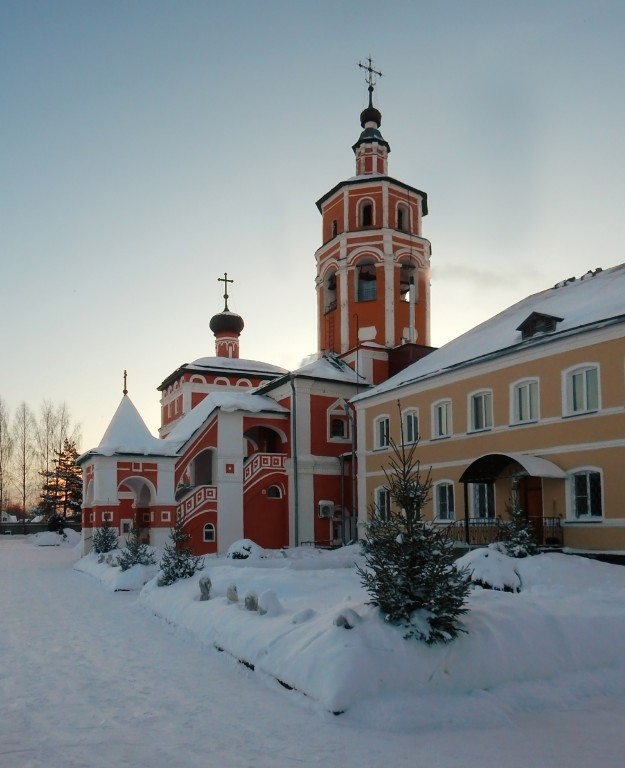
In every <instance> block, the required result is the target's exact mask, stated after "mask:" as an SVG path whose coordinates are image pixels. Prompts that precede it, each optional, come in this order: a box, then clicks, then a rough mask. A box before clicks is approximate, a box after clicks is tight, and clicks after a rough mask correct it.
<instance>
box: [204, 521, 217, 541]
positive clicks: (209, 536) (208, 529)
mask: <svg viewBox="0 0 625 768" xmlns="http://www.w3.org/2000/svg"><path fill="white" fill-rule="evenodd" d="M204 541H208V542H210V541H215V526H214V525H213V524H212V523H206V525H205V526H204Z"/></svg>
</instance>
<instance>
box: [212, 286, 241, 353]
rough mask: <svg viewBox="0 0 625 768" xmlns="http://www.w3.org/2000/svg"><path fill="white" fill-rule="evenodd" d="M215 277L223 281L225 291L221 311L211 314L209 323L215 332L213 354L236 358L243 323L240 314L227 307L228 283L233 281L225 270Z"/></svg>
mask: <svg viewBox="0 0 625 768" xmlns="http://www.w3.org/2000/svg"><path fill="white" fill-rule="evenodd" d="M217 279H218V280H219V281H220V282H222V283H224V285H225V291H224V308H223V312H219V314H217V315H213V317H211V321H210V324H209V326H210V329H211V331H212V332H213V333H214V334H215V355H216V356H217V357H231V358H238V356H239V336H240V335H241V331H242V330H243V328H244V327H245V323H244V322H243V318H242V317H241V315H237V314H236V313H235V312H231V311H230V310H229V309H228V283H233V282H234V280H230V279H229V278H228V273H227V272H224V276H223V277H218V278H217Z"/></svg>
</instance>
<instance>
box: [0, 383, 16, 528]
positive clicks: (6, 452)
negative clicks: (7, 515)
mask: <svg viewBox="0 0 625 768" xmlns="http://www.w3.org/2000/svg"><path fill="white" fill-rule="evenodd" d="M12 453H13V435H12V434H11V430H10V429H9V413H8V410H7V407H6V404H5V402H4V400H3V399H2V398H1V397H0V514H1V513H2V511H3V510H4V507H5V505H6V497H7V491H8V487H9V483H10V480H11V455H12Z"/></svg>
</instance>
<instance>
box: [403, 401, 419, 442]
mask: <svg viewBox="0 0 625 768" xmlns="http://www.w3.org/2000/svg"><path fill="white" fill-rule="evenodd" d="M402 429H403V432H404V444H406V445H408V444H409V443H416V442H417V441H418V440H419V411H418V410H417V409H416V408H411V409H410V410H408V411H404V413H403V414H402Z"/></svg>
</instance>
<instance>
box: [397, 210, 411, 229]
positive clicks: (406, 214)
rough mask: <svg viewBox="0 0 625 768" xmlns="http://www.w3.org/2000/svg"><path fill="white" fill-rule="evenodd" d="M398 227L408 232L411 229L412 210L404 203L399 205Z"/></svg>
mask: <svg viewBox="0 0 625 768" xmlns="http://www.w3.org/2000/svg"><path fill="white" fill-rule="evenodd" d="M397 229H399V230H400V231H401V232H408V231H409V229H410V210H409V209H408V206H407V205H405V204H404V203H400V204H399V205H398V206H397Z"/></svg>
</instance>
